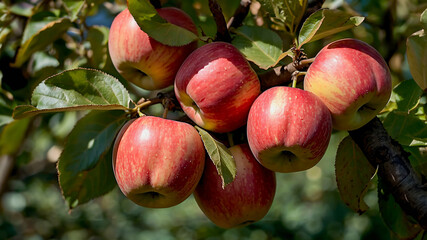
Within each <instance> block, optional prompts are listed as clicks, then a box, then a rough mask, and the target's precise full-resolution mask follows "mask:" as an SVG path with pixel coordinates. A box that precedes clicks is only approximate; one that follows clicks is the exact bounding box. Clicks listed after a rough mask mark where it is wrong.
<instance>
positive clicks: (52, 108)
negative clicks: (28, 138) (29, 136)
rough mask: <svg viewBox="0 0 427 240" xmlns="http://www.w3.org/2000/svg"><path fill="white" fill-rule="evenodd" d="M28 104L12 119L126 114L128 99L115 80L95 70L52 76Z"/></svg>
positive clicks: (67, 72) (125, 92)
mask: <svg viewBox="0 0 427 240" xmlns="http://www.w3.org/2000/svg"><path fill="white" fill-rule="evenodd" d="M31 102H32V104H33V105H34V106H31V105H24V106H18V107H16V108H15V110H14V113H13V117H14V118H15V119H19V118H24V117H28V116H33V115H37V114H40V113H48V112H61V111H77V110H91V109H95V110H113V109H121V110H126V109H128V107H129V102H130V96H129V93H128V92H127V90H126V88H125V87H124V86H123V85H122V84H121V83H120V82H119V80H117V79H116V78H114V77H112V76H111V75H108V74H106V73H103V72H101V71H97V70H91V69H83V68H79V69H74V70H69V71H64V72H62V73H60V74H57V75H54V76H52V77H50V78H48V79H46V80H44V81H43V82H42V83H40V84H39V85H38V86H37V87H36V88H35V90H34V92H33V95H32V98H31Z"/></svg>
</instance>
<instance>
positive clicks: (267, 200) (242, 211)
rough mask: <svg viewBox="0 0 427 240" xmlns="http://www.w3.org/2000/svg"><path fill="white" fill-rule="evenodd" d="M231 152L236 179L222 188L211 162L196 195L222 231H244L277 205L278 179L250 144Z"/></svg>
mask: <svg viewBox="0 0 427 240" xmlns="http://www.w3.org/2000/svg"><path fill="white" fill-rule="evenodd" d="M230 151H231V153H232V155H233V157H234V159H235V161H236V169H237V172H236V178H235V179H234V181H233V182H231V183H230V184H228V185H226V186H225V188H224V189H223V188H222V182H221V178H220V176H219V175H218V172H217V170H216V168H215V166H214V165H213V163H212V161H207V162H206V164H205V171H204V172H203V176H202V179H201V180H200V182H199V184H198V185H197V188H196V190H195V191H194V197H195V199H196V202H197V204H198V205H199V207H200V209H201V210H202V211H203V212H204V213H205V215H206V216H207V217H208V218H209V219H210V220H211V221H212V222H213V223H215V224H216V225H218V226H220V227H222V228H232V227H241V226H245V225H248V224H251V223H253V222H256V221H258V220H260V219H262V218H263V217H264V216H265V215H266V214H267V212H268V210H269V209H270V207H271V204H272V203H273V198H274V194H275V192H276V176H275V173H274V172H273V171H270V170H268V169H266V168H264V167H263V166H261V165H260V164H259V163H258V162H257V161H256V159H255V158H254V156H253V155H252V153H251V150H250V149H249V146H248V145H247V144H241V145H235V146H233V147H231V148H230Z"/></svg>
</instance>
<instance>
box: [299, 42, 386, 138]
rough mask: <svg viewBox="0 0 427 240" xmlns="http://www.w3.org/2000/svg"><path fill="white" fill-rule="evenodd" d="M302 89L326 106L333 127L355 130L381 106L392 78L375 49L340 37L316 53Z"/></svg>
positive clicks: (383, 103) (380, 108)
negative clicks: (312, 94)
mask: <svg viewBox="0 0 427 240" xmlns="http://www.w3.org/2000/svg"><path fill="white" fill-rule="evenodd" d="M304 89H305V90H307V91H310V92H312V93H314V94H316V95H317V96H318V97H319V98H320V99H321V100H322V101H323V102H324V103H325V105H326V106H327V107H328V108H329V110H330V111H331V114H332V122H333V127H334V128H335V129H338V130H354V129H357V128H360V127H362V126H363V125H365V124H366V123H368V122H369V121H370V120H372V119H373V118H374V117H375V116H376V115H377V114H378V113H379V112H380V111H381V110H382V109H383V108H384V106H385V105H386V104H387V102H388V100H389V98H390V95H391V90H392V82H391V76H390V71H389V69H388V67H387V64H386V62H385V61H384V59H383V58H382V57H381V55H380V54H379V53H378V52H377V50H375V49H374V48H373V47H371V46H369V45H368V44H366V43H364V42H362V41H359V40H356V39H342V40H339V41H335V42H333V43H330V44H328V45H327V46H325V47H324V48H323V49H322V50H321V51H320V52H319V53H318V54H317V56H316V58H315V60H314V62H313V63H312V64H311V66H310V67H309V69H308V72H307V75H306V76H305V80H304Z"/></svg>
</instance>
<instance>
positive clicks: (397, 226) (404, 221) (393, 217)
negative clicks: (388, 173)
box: [378, 178, 422, 239]
mask: <svg viewBox="0 0 427 240" xmlns="http://www.w3.org/2000/svg"><path fill="white" fill-rule="evenodd" d="M378 203H379V207H380V213H381V217H382V219H383V221H384V223H385V224H386V225H387V227H388V228H389V229H390V230H391V231H392V232H393V233H394V234H396V236H397V237H398V238H399V239H413V238H414V237H416V236H417V235H418V233H420V232H421V230H422V228H421V227H420V225H419V224H417V223H416V222H415V221H413V220H411V219H410V218H409V217H408V216H407V215H406V214H405V213H404V212H403V210H402V208H401V207H400V205H399V204H397V203H396V201H395V199H394V197H393V196H392V195H391V194H390V193H388V192H387V191H386V190H385V189H384V183H383V182H382V180H381V178H379V183H378Z"/></svg>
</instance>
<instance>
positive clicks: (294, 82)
mask: <svg viewBox="0 0 427 240" xmlns="http://www.w3.org/2000/svg"><path fill="white" fill-rule="evenodd" d="M305 74H307V72H300V71H298V70H297V71H295V72H293V73H292V87H293V88H296V87H297V82H298V77H299V76H304V75H305Z"/></svg>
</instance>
